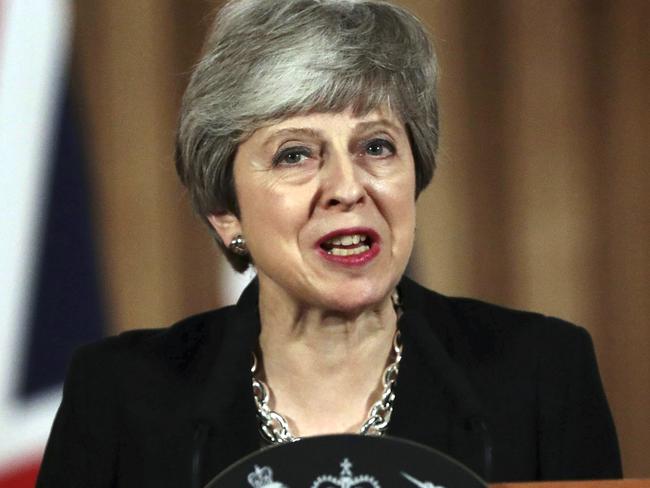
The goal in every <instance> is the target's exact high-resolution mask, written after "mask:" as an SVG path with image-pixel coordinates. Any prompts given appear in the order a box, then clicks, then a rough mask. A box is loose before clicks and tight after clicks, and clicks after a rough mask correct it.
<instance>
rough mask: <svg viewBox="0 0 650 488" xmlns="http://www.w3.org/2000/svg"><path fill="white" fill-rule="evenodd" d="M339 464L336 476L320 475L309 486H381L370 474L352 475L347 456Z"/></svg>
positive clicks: (358, 487)
mask: <svg viewBox="0 0 650 488" xmlns="http://www.w3.org/2000/svg"><path fill="white" fill-rule="evenodd" d="M340 466H341V474H340V475H339V477H338V478H337V477H335V476H332V475H329V474H324V475H321V476H319V477H318V478H316V480H314V482H313V483H312V485H311V488H381V485H380V484H379V482H378V481H377V480H376V479H375V478H373V477H372V476H370V475H367V474H361V475H358V476H354V475H353V474H352V463H351V462H350V460H349V459H348V458H345V459H343V461H341V464H340Z"/></svg>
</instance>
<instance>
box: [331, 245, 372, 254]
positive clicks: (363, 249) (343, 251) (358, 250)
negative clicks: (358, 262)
mask: <svg viewBox="0 0 650 488" xmlns="http://www.w3.org/2000/svg"><path fill="white" fill-rule="evenodd" d="M368 249H370V246H366V245H365V244H364V245H362V246H359V247H355V248H353V249H339V248H338V247H335V248H333V249H331V250H330V251H329V253H330V254H333V255H334V256H354V255H355V254H361V253H363V252H366V251H367V250H368Z"/></svg>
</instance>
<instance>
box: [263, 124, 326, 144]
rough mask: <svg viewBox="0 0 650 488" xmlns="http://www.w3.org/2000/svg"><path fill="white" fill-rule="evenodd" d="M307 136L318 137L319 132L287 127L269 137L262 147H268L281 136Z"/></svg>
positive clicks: (305, 128)
mask: <svg viewBox="0 0 650 488" xmlns="http://www.w3.org/2000/svg"><path fill="white" fill-rule="evenodd" d="M294 135H295V136H307V137H312V138H317V137H320V135H321V133H320V131H318V130H316V129H311V128H307V127H287V128H286V129H280V130H279V131H277V132H274V133H273V134H271V135H269V137H267V138H266V140H265V141H264V145H265V146H266V145H269V144H270V143H271V142H273V141H274V140H275V139H278V138H281V137H283V136H294Z"/></svg>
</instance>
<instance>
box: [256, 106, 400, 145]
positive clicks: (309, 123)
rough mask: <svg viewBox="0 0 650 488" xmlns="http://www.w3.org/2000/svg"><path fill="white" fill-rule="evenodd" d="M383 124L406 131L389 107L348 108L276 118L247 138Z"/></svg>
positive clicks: (337, 130)
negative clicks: (364, 109) (294, 131)
mask: <svg viewBox="0 0 650 488" xmlns="http://www.w3.org/2000/svg"><path fill="white" fill-rule="evenodd" d="M381 126H385V128H386V129H393V130H395V131H398V132H404V131H405V128H404V123H403V122H402V120H401V118H400V117H399V116H398V115H397V114H396V113H395V112H394V111H392V110H390V109H388V108H379V109H374V110H371V111H369V112H367V113H364V114H357V113H355V112H354V111H353V109H352V108H348V109H346V110H344V111H342V112H313V113H308V114H299V115H293V116H290V117H287V118H284V119H281V120H274V121H271V122H269V123H267V124H265V125H263V126H262V127H260V128H258V129H257V130H255V131H254V132H253V133H252V134H250V136H249V138H247V139H250V138H255V139H257V138H259V137H262V138H266V137H269V136H273V135H274V134H277V133H282V132H285V131H288V130H292V129H313V130H316V131H333V132H342V131H354V130H357V129H364V128H366V127H368V128H375V127H381Z"/></svg>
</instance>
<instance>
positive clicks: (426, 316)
mask: <svg viewBox="0 0 650 488" xmlns="http://www.w3.org/2000/svg"><path fill="white" fill-rule="evenodd" d="M400 293H401V298H402V302H403V307H404V314H403V315H402V317H401V319H400V322H399V327H400V330H401V333H402V341H403V345H404V356H403V360H402V363H401V368H400V373H399V377H398V380H397V386H396V395H397V396H396V403H395V408H394V411H393V417H392V420H391V423H390V426H389V435H394V436H399V437H404V438H407V439H412V440H414V441H417V442H420V443H422V444H426V445H429V446H432V447H434V448H436V449H439V450H441V451H443V452H446V453H448V454H450V455H451V456H453V457H455V458H457V459H458V460H460V461H461V462H463V463H465V464H467V465H468V466H469V467H471V468H472V469H474V470H475V471H476V472H477V473H479V474H480V475H482V476H484V477H486V478H487V479H489V480H492V481H513V480H536V479H542V480H553V479H581V478H584V479H587V478H616V477H620V476H621V465H620V457H619V450H618V444H617V440H616V432H615V429H614V424H613V422H612V417H611V414H610V411H609V407H608V405H607V400H606V399H605V395H604V392H603V388H602V385H601V381H600V377H599V374H598V369H597V366H596V360H595V356H594V351H593V346H592V343H591V340H590V337H589V335H588V334H587V332H586V331H584V330H583V329H581V328H579V327H576V326H574V325H571V324H568V323H566V322H563V321H561V320H558V319H554V318H548V317H544V316H542V315H538V314H533V313H528V312H518V311H513V310H508V309H505V308H501V307H498V306H495V305H489V304H486V303H482V302H479V301H476V300H469V299H462V298H448V297H445V296H442V295H439V294H437V293H434V292H431V291H429V290H426V289H425V288H422V287H421V286H419V285H417V284H416V283H414V282H412V281H410V280H408V279H403V280H402V282H401V283H400ZM257 294H258V289H257V284H256V283H255V282H254V283H253V284H252V285H251V286H249V288H248V289H247V290H246V291H245V292H244V293H243V295H242V297H241V298H240V300H239V302H238V303H237V305H236V306H231V307H225V308H222V309H220V310H216V311H212V312H207V313H204V314H201V315H197V316H194V317H190V318H188V319H185V320H183V321H181V322H179V323H178V324H176V325H174V326H172V327H170V328H167V329H159V330H139V331H132V332H126V333H124V334H121V335H120V336H118V337H112V338H108V339H105V340H103V341H101V342H99V343H97V344H93V345H90V346H86V347H84V348H82V349H80V350H79V351H78V352H77V353H76V355H75V357H74V359H73V361H72V364H71V366H70V369H69V373H68V377H67V379H66V382H65V386H64V391H63V401H62V403H61V407H60V409H59V412H58V414H57V417H56V420H55V422H54V425H53V427H52V432H51V435H50V439H49V442H48V445H47V449H46V452H45V457H44V461H43V464H42V467H41V472H40V474H39V478H38V482H37V485H36V486H37V487H40V488H45V487H64V486H65V487H84V488H87V487H93V488H102V487H156V488H161V487H174V488H178V487H194V486H203V484H204V483H206V482H207V481H209V480H210V479H211V478H213V477H214V476H215V475H217V474H218V473H219V472H220V471H221V470H223V469H224V468H225V467H227V466H228V465H230V464H231V463H232V462H234V461H236V460H237V459H239V458H241V457H242V456H244V455H246V454H248V453H250V452H252V451H254V450H256V449H258V448H259V447H260V437H259V434H258V430H257V422H256V417H255V405H254V402H253V397H252V393H251V379H250V363H251V351H252V350H254V348H255V346H256V344H257V337H258V334H259V330H260V324H259V313H258V309H257Z"/></svg>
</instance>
